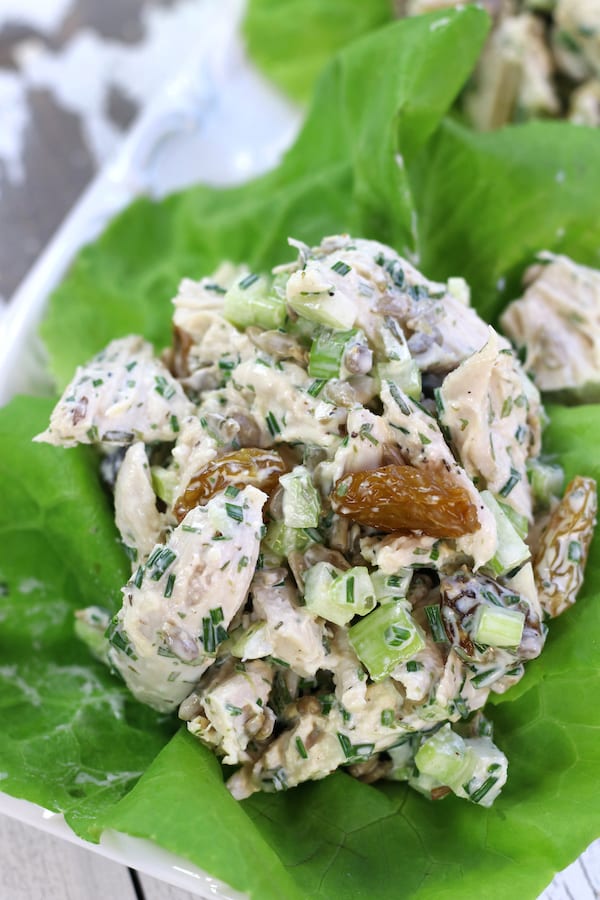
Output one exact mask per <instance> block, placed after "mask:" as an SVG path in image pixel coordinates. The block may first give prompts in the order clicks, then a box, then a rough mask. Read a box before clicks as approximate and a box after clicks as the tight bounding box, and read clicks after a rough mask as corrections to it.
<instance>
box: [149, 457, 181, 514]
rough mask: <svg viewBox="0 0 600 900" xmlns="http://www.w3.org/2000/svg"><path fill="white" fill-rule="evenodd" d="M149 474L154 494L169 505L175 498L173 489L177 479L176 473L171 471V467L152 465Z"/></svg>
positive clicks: (175, 486)
mask: <svg viewBox="0 0 600 900" xmlns="http://www.w3.org/2000/svg"><path fill="white" fill-rule="evenodd" d="M150 476H151V478H152V489H153V491H154V493H155V494H156V496H157V497H160V499H161V500H162V501H163V502H164V503H166V504H167V506H171V504H172V503H173V502H174V501H175V500H176V499H177V498H176V497H175V491H176V488H177V482H178V480H179V475H178V473H177V472H175V471H173V469H164V468H163V467H162V466H152V467H151V469H150Z"/></svg>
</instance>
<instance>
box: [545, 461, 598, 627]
mask: <svg viewBox="0 0 600 900" xmlns="http://www.w3.org/2000/svg"><path fill="white" fill-rule="evenodd" d="M597 511H598V498H597V494H596V482H595V481H594V479H593V478H583V477H582V476H580V475H578V476H577V477H576V478H574V479H573V481H571V483H570V484H569V485H568V486H567V489H566V490H565V495H564V497H563V498H562V500H561V501H560V503H559V504H558V506H557V507H556V509H555V510H554V512H553V513H552V515H551V516H550V519H549V521H548V524H547V525H546V528H545V529H544V531H543V532H542V535H541V538H540V542H539V545H538V547H537V550H536V553H535V555H534V559H533V571H534V575H535V583H536V587H537V589H538V597H539V601H540V603H541V606H542V609H543V610H544V612H547V613H548V614H549V615H550V616H552V617H555V616H559V615H560V614H561V613H563V612H564V611H565V609H567V608H568V607H569V606H572V605H573V603H575V601H576V599H577V594H578V593H579V589H580V588H581V585H582V584H583V573H584V570H585V564H586V561H587V557H588V551H589V549H590V544H591V541H592V537H593V536H594V526H595V524H596V513H597Z"/></svg>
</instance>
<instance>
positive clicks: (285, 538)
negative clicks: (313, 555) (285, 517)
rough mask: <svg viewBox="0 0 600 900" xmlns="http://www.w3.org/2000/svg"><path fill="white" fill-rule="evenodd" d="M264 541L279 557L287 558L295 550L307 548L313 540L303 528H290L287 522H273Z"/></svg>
mask: <svg viewBox="0 0 600 900" xmlns="http://www.w3.org/2000/svg"><path fill="white" fill-rule="evenodd" d="M263 543H264V544H265V546H266V547H267V549H268V550H270V551H271V553H272V554H273V555H274V556H275V557H277V558H279V559H283V558H287V557H288V556H289V555H290V553H292V552H293V551H294V550H306V548H307V547H308V545H309V544H311V543H313V540H312V538H311V536H310V535H309V534H307V532H306V531H305V530H304V529H303V528H290V527H289V526H288V525H286V524H285V522H271V523H270V524H269V526H268V528H267V533H266V535H265V537H264V538H263Z"/></svg>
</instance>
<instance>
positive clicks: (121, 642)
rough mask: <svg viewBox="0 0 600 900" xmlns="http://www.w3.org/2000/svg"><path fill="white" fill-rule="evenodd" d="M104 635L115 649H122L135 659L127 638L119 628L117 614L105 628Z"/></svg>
mask: <svg viewBox="0 0 600 900" xmlns="http://www.w3.org/2000/svg"><path fill="white" fill-rule="evenodd" d="M104 636H105V638H106V639H107V641H108V642H109V644H112V646H113V647H116V648H117V650H122V651H123V653H125V654H126V655H127V656H130V657H131V658H132V659H137V657H136V655H135V653H134V651H133V647H132V646H131V642H130V640H129V638H128V637H127V636H126V635H124V634H123V632H122V631H121V629H120V626H119V619H118V616H116V615H115V616H113V618H112V619H111V620H110V625H109V626H108V628H107V629H106V631H105V633H104Z"/></svg>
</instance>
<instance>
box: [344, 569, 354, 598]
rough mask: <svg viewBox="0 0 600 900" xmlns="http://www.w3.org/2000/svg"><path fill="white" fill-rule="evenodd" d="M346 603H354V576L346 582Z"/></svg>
mask: <svg viewBox="0 0 600 900" xmlns="http://www.w3.org/2000/svg"><path fill="white" fill-rule="evenodd" d="M346 603H354V575H351V576H350V578H348V579H347V580H346Z"/></svg>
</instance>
